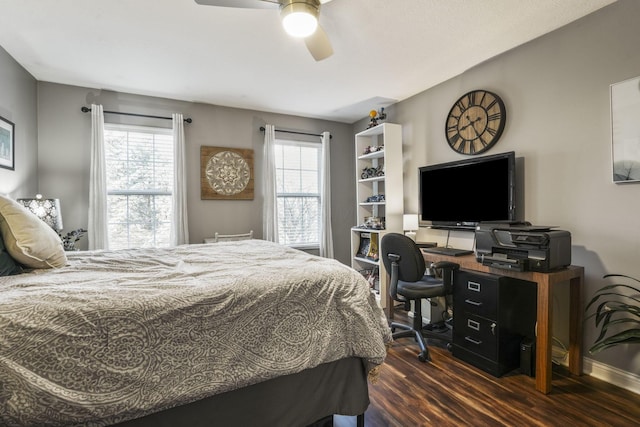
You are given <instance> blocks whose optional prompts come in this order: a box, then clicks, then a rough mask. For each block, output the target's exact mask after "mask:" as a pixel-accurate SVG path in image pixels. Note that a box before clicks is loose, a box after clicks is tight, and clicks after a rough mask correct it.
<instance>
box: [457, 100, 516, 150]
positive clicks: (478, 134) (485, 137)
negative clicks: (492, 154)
mask: <svg viewBox="0 0 640 427" xmlns="http://www.w3.org/2000/svg"><path fill="white" fill-rule="evenodd" d="M506 121H507V110H506V109H505V107H504V102H502V99H500V97H499V96H498V95H496V94H495V93H493V92H489V91H486V90H472V91H471V92H469V93H466V94H464V95H463V96H461V97H460V99H458V100H457V101H456V102H455V104H453V107H451V110H449V115H448V116H447V122H446V125H445V135H446V137H447V142H448V143H449V146H450V147H451V148H452V149H453V150H455V151H457V152H458V153H462V154H480V153H483V152H485V151H487V150H488V149H489V148H491V147H492V146H493V145H494V144H495V143H496V142H498V139H500V135H502V131H503V130H504V125H505V123H506Z"/></svg>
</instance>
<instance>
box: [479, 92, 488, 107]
mask: <svg viewBox="0 0 640 427" xmlns="http://www.w3.org/2000/svg"><path fill="white" fill-rule="evenodd" d="M485 96H487V92H482V98H480V102H478V105H482V104H483V103H484V98H485Z"/></svg>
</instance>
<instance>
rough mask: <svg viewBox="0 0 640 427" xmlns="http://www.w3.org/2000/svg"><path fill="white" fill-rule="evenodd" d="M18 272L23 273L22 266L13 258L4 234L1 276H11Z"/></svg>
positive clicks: (0, 240) (0, 245)
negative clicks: (6, 244) (5, 243)
mask: <svg viewBox="0 0 640 427" xmlns="http://www.w3.org/2000/svg"><path fill="white" fill-rule="evenodd" d="M18 273H22V268H20V266H19V265H18V264H16V262H15V261H14V260H13V258H11V255H9V252H7V249H6V248H5V247H4V242H3V241H2V236H0V276H11V275H12V274H18Z"/></svg>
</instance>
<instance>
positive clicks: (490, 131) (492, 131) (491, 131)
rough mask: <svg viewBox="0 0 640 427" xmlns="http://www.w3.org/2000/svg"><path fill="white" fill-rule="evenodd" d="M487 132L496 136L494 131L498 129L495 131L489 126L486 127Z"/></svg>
mask: <svg viewBox="0 0 640 427" xmlns="http://www.w3.org/2000/svg"><path fill="white" fill-rule="evenodd" d="M487 132H489V133H490V134H491V136H496V133H498V131H496V130H495V129H494V128H490V127H487Z"/></svg>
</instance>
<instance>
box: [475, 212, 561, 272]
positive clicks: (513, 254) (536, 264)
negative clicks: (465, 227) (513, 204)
mask: <svg viewBox="0 0 640 427" xmlns="http://www.w3.org/2000/svg"><path fill="white" fill-rule="evenodd" d="M553 228H554V227H548V226H535V225H531V224H530V223H510V224H504V223H479V224H478V225H477V226H476V231H475V233H476V235H475V237H476V250H475V253H476V260H477V261H478V262H480V263H482V265H486V266H489V267H495V268H502V269H506V270H515V271H539V272H548V271H552V270H556V269H558V268H562V267H566V266H568V265H570V264H571V233H569V232H568V231H562V230H553Z"/></svg>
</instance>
